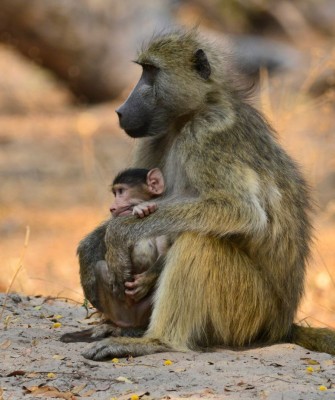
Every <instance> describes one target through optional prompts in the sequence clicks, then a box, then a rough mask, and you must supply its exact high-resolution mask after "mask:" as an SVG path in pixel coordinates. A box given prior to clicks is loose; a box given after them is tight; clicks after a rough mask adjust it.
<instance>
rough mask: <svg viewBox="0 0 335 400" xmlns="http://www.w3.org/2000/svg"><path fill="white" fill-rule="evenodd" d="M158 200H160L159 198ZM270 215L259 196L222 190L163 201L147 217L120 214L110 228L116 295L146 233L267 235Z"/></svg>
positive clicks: (109, 250) (108, 257) (109, 255)
mask: <svg viewBox="0 0 335 400" xmlns="http://www.w3.org/2000/svg"><path fill="white" fill-rule="evenodd" d="M157 203H158V202H157ZM266 225H267V217H266V213H265V211H264V210H263V208H262V207H261V206H260V203H259V201H258V199H257V197H256V196H252V195H248V192H247V191H246V192H245V193H244V194H241V195H238V196H236V195H229V194H224V193H220V196H214V195H213V194H212V196H211V197H210V198H209V197H206V198H198V199H188V200H185V201H176V202H171V203H170V202H169V200H168V199H166V201H161V202H160V203H159V204H158V210H157V211H156V212H155V213H153V214H151V215H149V216H148V217H146V218H143V219H138V218H136V217H132V216H131V217H122V218H121V217H120V218H115V219H114V220H111V221H110V223H109V225H108V227H107V231H106V239H105V240H106V244H107V253H106V260H107V262H108V264H109V265H113V271H111V273H112V275H113V278H112V282H113V284H112V286H113V291H114V293H115V295H121V296H122V295H123V290H124V289H123V288H124V282H125V281H127V280H128V279H129V278H128V274H127V271H130V270H131V260H130V251H129V248H130V246H131V245H132V243H134V242H136V241H137V240H139V239H142V238H146V237H155V236H161V235H163V234H168V235H169V234H176V233H182V232H195V233H199V234H201V235H212V236H219V237H224V236H225V235H228V234H233V233H234V234H238V233H239V234H250V235H253V236H256V235H263V234H264V232H265V227H266Z"/></svg>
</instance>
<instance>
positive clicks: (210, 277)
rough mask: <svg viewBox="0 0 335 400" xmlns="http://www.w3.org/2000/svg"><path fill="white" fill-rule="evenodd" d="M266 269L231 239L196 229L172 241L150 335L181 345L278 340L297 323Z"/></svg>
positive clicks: (197, 345)
mask: <svg viewBox="0 0 335 400" xmlns="http://www.w3.org/2000/svg"><path fill="white" fill-rule="evenodd" d="M285 317H286V316H285V302H284V301H281V300H280V299H279V298H278V296H277V295H276V293H275V292H274V290H273V288H272V285H271V282H269V281H268V280H267V279H266V277H264V272H262V271H260V270H259V269H258V268H255V266H253V265H252V264H251V261H250V259H249V258H248V256H247V255H246V254H245V253H244V252H242V251H241V250H240V249H238V248H237V247H236V246H235V245H234V244H232V243H231V242H228V241H225V240H224V239H216V238H211V237H204V236H201V235H196V234H192V233H185V234H183V235H181V236H180V237H179V238H178V239H177V241H176V242H175V244H174V245H173V247H172V249H171V251H170V252H169V256H168V259H167V264H166V266H165V269H164V271H163V273H162V276H161V280H160V285H159V289H158V291H157V293H156V299H155V305H154V311H153V314H152V318H151V323H150V326H149V330H148V332H147V335H146V336H147V337H153V338H159V339H160V340H162V342H164V343H168V344H169V345H171V346H172V347H174V348H176V349H178V348H179V349H183V348H191V349H192V348H193V349H195V348H197V347H206V346H207V345H215V344H220V345H227V346H243V345H249V344H250V343H251V342H253V341H256V340H264V341H270V342H274V341H279V340H280V339H282V338H283V337H285V336H286V335H287V333H288V331H289V329H290V327H291V324H292V321H291V320H290V321H287V318H285Z"/></svg>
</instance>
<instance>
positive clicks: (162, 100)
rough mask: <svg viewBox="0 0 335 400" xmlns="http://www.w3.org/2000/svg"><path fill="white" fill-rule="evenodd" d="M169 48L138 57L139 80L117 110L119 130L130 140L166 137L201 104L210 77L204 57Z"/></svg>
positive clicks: (198, 50)
mask: <svg viewBox="0 0 335 400" xmlns="http://www.w3.org/2000/svg"><path fill="white" fill-rule="evenodd" d="M171 47H172V49H169V48H168V47H167V46H166V44H165V45H164V46H162V48H158V49H157V46H156V47H155V52H154V54H153V50H150V48H149V49H148V50H147V51H146V52H144V53H142V54H141V56H140V57H139V59H138V61H137V63H138V64H140V65H141V66H142V69H143V72H142V75H141V78H140V80H139V82H138V83H137V85H136V86H135V88H134V89H133V91H132V92H131V94H130V95H129V97H128V99H127V100H126V101H125V103H123V104H122V105H121V106H120V107H119V108H118V109H117V110H116V112H117V114H118V116H119V121H120V126H121V128H122V129H124V130H125V131H126V133H127V134H128V135H129V136H131V137H133V138H139V137H144V136H155V135H162V134H165V133H167V132H168V131H169V129H170V128H171V127H173V126H174V125H177V124H178V121H187V117H188V116H189V115H192V114H193V113H194V112H195V111H197V110H198V109H199V108H200V107H201V106H203V104H204V98H205V97H206V93H207V92H208V90H209V89H208V88H209V80H210V79H209V77H210V74H211V67H210V65H209V62H208V60H207V57H206V54H205V53H204V51H203V50H201V49H197V50H190V49H187V50H188V52H187V51H185V52H183V51H182V49H180V48H179V47H178V46H171Z"/></svg>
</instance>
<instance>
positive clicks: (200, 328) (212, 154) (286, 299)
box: [79, 30, 335, 360]
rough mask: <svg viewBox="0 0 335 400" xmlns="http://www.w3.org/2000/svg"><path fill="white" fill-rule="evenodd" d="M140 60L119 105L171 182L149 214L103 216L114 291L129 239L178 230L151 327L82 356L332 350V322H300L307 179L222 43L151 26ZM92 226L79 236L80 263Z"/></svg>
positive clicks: (150, 163)
mask: <svg viewBox="0 0 335 400" xmlns="http://www.w3.org/2000/svg"><path fill="white" fill-rule="evenodd" d="M137 63H138V64H140V65H141V66H142V67H143V74H142V76H141V79H140V81H139V82H138V84H137V85H136V87H135V88H134V90H133V92H132V93H131V94H130V96H129V98H128V99H127V101H126V102H125V103H124V104H123V105H122V106H121V107H120V108H119V109H118V110H117V113H118V115H119V119H120V125H121V127H122V128H123V129H124V130H125V131H126V132H127V134H128V135H130V136H131V137H134V138H140V139H139V141H138V149H137V153H136V156H135V160H134V165H135V166H137V167H141V168H149V169H151V168H155V167H158V168H160V169H161V170H162V172H163V176H164V178H165V180H166V193H165V196H164V198H163V199H159V200H158V201H157V205H158V210H157V211H156V212H155V213H153V214H151V215H149V216H148V217H146V218H144V219H141V220H139V219H138V218H135V217H123V218H116V219H114V220H111V221H110V222H108V223H106V224H105V225H104V226H103V227H102V228H101V227H100V228H99V229H100V230H101V229H102V230H103V229H104V228H105V227H107V229H106V237H105V241H106V247H107V253H106V260H107V262H108V264H109V268H110V273H111V274H112V275H113V279H112V283H113V288H114V291H115V293H119V294H120V296H122V294H123V292H124V282H125V280H126V279H127V273H125V272H124V271H125V266H126V267H128V268H130V266H131V261H130V257H129V251H128V248H129V246H130V245H131V244H132V243H134V242H135V241H137V240H139V239H140V238H145V237H155V236H160V235H164V234H178V236H177V239H176V241H175V242H174V244H173V245H172V247H171V249H170V250H169V252H168V254H167V259H166V265H165V269H164V271H163V273H162V275H161V277H160V282H159V287H158V289H157V292H156V295H155V302H154V310H153V314H152V318H151V322H150V326H149V329H148V331H147V333H146V335H145V337H144V338H125V337H119V338H113V337H112V338H108V339H105V340H103V341H101V342H98V343H96V344H94V346H93V347H92V348H90V349H89V350H88V351H86V352H85V353H84V356H85V357H87V358H91V359H94V360H102V359H105V358H108V357H115V356H125V355H128V354H131V355H143V354H149V353H153V352H157V351H165V350H170V349H176V350H187V349H198V348H203V347H207V346H215V345H225V346H233V347H240V346H248V345H251V344H257V343H268V344H271V343H277V342H281V341H291V342H294V343H297V344H301V345H303V346H305V347H307V348H309V349H313V350H318V351H326V352H329V353H333V354H334V353H335V335H334V333H333V332H332V331H330V330H327V329H325V330H322V329H316V328H303V327H299V326H297V325H295V324H293V320H294V317H295V314H296V311H297V307H298V304H299V301H300V299H301V297H302V294H303V289H304V277H305V265H306V261H307V258H308V255H309V246H310V237H311V224H310V220H309V216H308V214H309V212H310V209H311V207H310V200H309V191H308V188H307V185H306V183H305V181H304V179H303V178H302V176H301V174H300V172H299V170H298V168H297V166H296V165H295V163H294V162H293V161H292V160H291V158H290V157H289V156H288V155H287V154H286V153H285V151H284V150H283V149H282V148H281V147H280V145H279V144H278V142H277V141H276V138H275V136H274V134H273V131H272V129H271V127H270V126H269V125H268V123H267V122H266V121H265V120H264V118H263V117H262V116H261V115H260V113H259V112H257V111H256V110H255V109H254V108H253V107H252V106H251V105H250V104H248V102H247V101H246V100H245V98H244V95H243V92H242V91H241V90H239V89H238V88H237V87H236V80H235V81H234V79H235V78H234V77H233V75H232V73H231V72H230V71H229V70H228V69H227V68H226V65H225V64H226V60H225V55H224V54H223V53H222V52H221V51H220V50H219V49H217V48H216V47H215V46H213V45H211V44H210V43H207V41H205V40H202V39H200V38H199V36H198V34H197V33H196V32H195V31H194V30H192V31H190V32H173V33H169V34H165V35H161V36H158V37H155V38H153V39H152V40H151V41H150V43H149V44H148V45H147V46H146V47H145V48H144V49H143V50H142V52H141V53H140V55H139V57H138V59H137ZM99 232H100V231H99ZM95 235H96V233H95V232H93V233H92V234H91V235H89V236H88V237H87V238H86V239H85V240H84V241H83V242H82V243H81V245H80V247H79V257H80V260H81V269H82V270H85V271H84V273H85V274H87V273H90V272H88V271H87V270H88V269H89V267H88V264H87V265H84V264H85V263H84V262H83V260H88V259H89V258H90V257H91V258H92V257H94V252H95V250H94V247H93V246H92V243H96V236H95ZM97 251H99V249H98V250H97ZM90 252H93V253H90ZM82 273H83V272H82Z"/></svg>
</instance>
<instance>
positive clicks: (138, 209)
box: [133, 202, 157, 218]
mask: <svg viewBox="0 0 335 400" xmlns="http://www.w3.org/2000/svg"><path fill="white" fill-rule="evenodd" d="M156 210H157V204H156V203H153V202H149V203H140V204H137V205H136V206H134V208H133V215H136V216H138V217H139V218H144V217H146V216H147V215H150V214H152V213H153V212H155V211H156Z"/></svg>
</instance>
